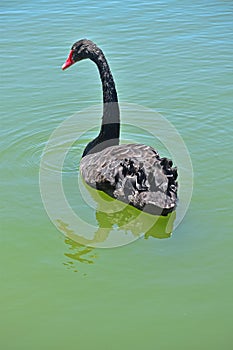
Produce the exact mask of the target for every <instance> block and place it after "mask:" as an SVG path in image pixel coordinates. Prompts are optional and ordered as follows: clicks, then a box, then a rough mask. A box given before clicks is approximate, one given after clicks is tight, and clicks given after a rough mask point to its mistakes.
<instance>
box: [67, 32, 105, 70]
mask: <svg viewBox="0 0 233 350" xmlns="http://www.w3.org/2000/svg"><path fill="white" fill-rule="evenodd" d="M98 50H99V49H98V48H97V46H96V45H95V44H94V43H93V42H92V41H91V40H87V39H82V40H79V41H77V42H76V43H74V44H73V46H72V47H71V50H70V53H69V56H68V58H67V60H66V62H65V63H64V64H63V66H62V70H64V69H66V68H68V67H70V66H72V64H74V63H76V62H78V61H81V60H83V59H85V58H91V57H92V56H93V54H94V53H95V51H98Z"/></svg>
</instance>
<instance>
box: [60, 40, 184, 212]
mask: <svg viewBox="0 0 233 350" xmlns="http://www.w3.org/2000/svg"><path fill="white" fill-rule="evenodd" d="M85 58H89V59H91V60H92V61H94V62H95V63H96V65H97V67H98V70H99V73H100V78H101V81H102V89H103V118H102V125H101V129H100V133H99V135H98V136H97V137H96V138H95V139H94V140H93V141H91V142H90V143H89V144H88V145H87V147H86V148H85V150H84V152H83V156H82V160H81V163H80V171H81V174H82V176H83V178H84V180H85V182H86V183H87V184H89V185H90V186H92V187H95V188H97V189H99V190H102V191H104V192H106V193H108V194H109V195H110V196H112V197H114V198H117V199H119V200H121V201H123V202H126V203H129V204H131V205H133V206H135V207H136V208H138V209H140V210H144V211H146V212H149V213H151V214H156V215H167V214H168V213H169V212H171V211H173V210H174V209H175V208H176V202H177V187H178V184H177V181H176V180H177V169H176V168H175V167H172V161H171V160H169V159H167V158H160V156H159V154H158V153H157V152H156V151H155V150H154V149H153V148H151V147H149V146H145V145H141V144H128V145H125V144H124V145H119V133H120V113H119V106H118V99H117V92H116V88H115V83H114V80H113V77H112V74H111V71H110V68H109V65H108V63H107V61H106V58H105V56H104V54H103V52H102V51H101V50H100V49H99V48H98V47H97V46H96V45H95V44H94V43H93V42H92V41H90V40H85V39H84V40H80V41H78V42H77V43H75V44H74V45H73V46H72V49H71V52H70V55H69V57H68V59H67V61H66V63H65V64H64V65H63V67H62V68H63V69H66V68H67V67H69V66H70V65H72V64H73V63H75V62H77V61H80V60H82V59H85Z"/></svg>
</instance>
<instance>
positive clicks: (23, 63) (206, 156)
mask: <svg viewBox="0 0 233 350" xmlns="http://www.w3.org/2000/svg"><path fill="white" fill-rule="evenodd" d="M232 10H233V6H232V3H231V2H230V1H206V2H205V3H203V2H202V1H194V3H193V4H190V3H189V2H187V1H183V0H182V1H159V2H155V1H154V2H153V1H146V2H139V1H137V0H136V1H134V2H132V1H129V0H126V1H124V2H120V1H102V0H101V1H99V2H97V1H90V2H89V3H88V2H85V1H79V2H75V1H71V0H70V1H67V2H64V1H63V2H62V1H59V0H57V1H46V0H40V1H37V2H34V1H29V0H27V1H26V0H25V1H2V2H1V5H0V13H1V25H2V26H1V38H0V45H1V53H0V60H1V91H0V98H1V104H0V110H1V131H0V135H1V140H0V146H1V148H0V149H1V163H0V171H1V198H2V202H1V227H0V228H1V235H0V240H1V244H0V256H1V289H0V299H1V318H0V346H1V349H4V350H21V349H22V350H27V349H35V350H37V349H46V350H47V349H59V350H60V349H65V348H67V349H79V348H83V349H87V350H89V349H122V350H125V349H127V350H128V349H142V348H143V349H159V350H163V349H164V350H167V349H170V348H172V349H177V350H178V349H179V350H183V349H193V350H194V349H195V350H196V349H203V350H204V349H205V350H206V349H208V350H209V349H211V350H218V349H224V350H228V349H229V350H230V349H232V346H233V336H232V311H233V310H232V295H233V290H232V289H233V288H232V287H233V282H232V263H233V261H232V243H233V238H232V211H231V209H232V208H231V204H232V150H231V146H232V127H233V122H232V110H233V105H232V93H233V84H232V83H233V77H232V56H233V45H232V43H233V38H232ZM83 37H87V38H90V39H92V40H93V41H95V42H97V43H98V44H99V46H101V48H102V49H103V50H104V52H105V53H106V56H107V58H108V60H109V62H110V65H111V69H112V71H113V74H114V77H115V80H116V84H117V89H118V94H119V100H120V101H121V102H122V103H125V104H133V105H140V106H143V108H150V109H152V110H153V111H156V112H154V113H157V112H159V113H160V114H161V115H163V117H164V118H166V120H167V121H168V122H169V123H172V125H174V126H175V128H176V130H177V131H178V133H179V134H180V135H181V137H182V139H183V140H184V142H185V144H186V146H187V149H188V150H189V154H190V156H191V160H192V165H193V175H194V181H193V193H192V199H191V203H190V205H189V206H188V205H187V212H186V214H185V216H184V218H183V219H182V220H181V221H180V223H179V224H178V225H177V226H176V228H175V230H173V234H172V235H171V234H170V231H171V225H170V226H169V227H167V226H166V223H165V222H160V223H159V228H158V227H157V228H155V229H153V230H151V231H149V233H147V234H146V237H141V238H140V239H136V240H134V242H133V243H131V244H128V245H124V246H122V247H118V248H111V249H97V248H92V247H85V246H81V245H79V244H78V243H77V242H74V241H73V240H71V239H70V238H68V237H65V235H64V234H62V232H61V231H59V230H58V229H57V227H56V226H55V225H54V223H53V222H51V221H50V219H49V217H48V215H47V213H46V210H45V208H44V206H43V204H42V198H41V194H40V186H39V171H40V162H41V159H42V152H43V150H44V148H45V146H46V144H47V142H48V140H49V138H50V135H51V133H52V132H53V131H54V130H55V129H56V128H57V127H59V125H61V123H62V122H64V121H66V120H67V118H69V117H71V116H73V115H75V114H77V115H78V116H80V120H79V119H78V120H77V123H79V124H76V127H77V130H78V131H79V132H81V133H82V135H83V136H82V138H81V139H79V141H78V142H76V143H74V144H73V146H72V149H71V150H70V152H69V154H67V157H66V161H65V163H64V169H63V180H62V181H63V184H64V191H65V193H66V195H67V197H68V198H69V203H70V205H71V206H72V207H73V209H74V211H75V212H76V213H79V215H80V216H81V217H82V218H83V219H84V220H86V221H89V222H90V223H92V224H95V225H96V226H97V228H98V225H103V226H104V225H105V224H106V222H108V216H105V215H103V214H101V212H98V211H97V210H96V208H95V207H94V208H93V207H90V205H89V204H88V203H89V202H88V203H83V202H82V200H81V198H80V200H79V196H78V194H77V188H78V185H77V184H78V175H77V173H78V172H77V170H78V163H79V159H80V156H81V153H82V150H83V147H84V145H85V143H86V142H88V139H89V136H92V135H94V134H95V132H94V131H93V128H95V127H96V125H98V123H99V118H100V115H99V114H98V115H96V119H95V118H92V117H89V118H88V116H87V117H86V115H87V112H86V111H87V110H86V108H91V110H92V115H93V109H92V108H94V106H96V105H98V103H99V102H100V101H101V85H100V82H99V77H98V73H97V71H96V67H95V66H94V65H93V64H92V63H91V62H87V61H86V62H81V63H80V64H79V65H78V64H77V66H74V67H71V68H70V69H69V70H67V71H66V72H62V71H61V65H62V64H63V62H64V60H65V59H66V57H67V54H68V52H69V48H70V46H71V45H72V44H73V42H74V41H76V40H78V39H80V38H83ZM82 111H84V112H82ZM154 113H151V114H150V113H149V114H145V115H143V117H141V118H140V116H138V114H137V113H136V114H135V118H134V116H133V115H132V113H128V114H127V113H126V114H124V108H123V114H122V118H123V126H122V138H123V142H125V141H127V140H134V141H135V142H144V143H147V141H148V142H149V143H150V142H152V143H153V146H154V147H157V148H158V149H159V151H160V153H162V155H167V154H169V153H172V151H173V152H174V153H176V149H174V150H167V148H166V144H165V145H164V143H163V142H160V141H161V140H159V135H160V132H162V130H157V127H156V126H157V124H156V123H155V119H154V115H155V114H154ZM82 114H83V118H82V117H81V116H82ZM156 115H157V114H156ZM84 116H85V118H84ZM129 116H130V120H128V117H129ZM94 119H95V120H94ZM126 119H127V120H126ZM127 123H128V124H129V126H127ZM148 129H149V131H151V132H152V133H153V135H154V133H156V137H157V139H154V138H153V137H152V138H151V135H149V134H148ZM141 130H143V132H141ZM176 157H177V159H178V158H179V157H180V155H176V154H175V159H176ZM181 163H182V162H181ZM49 165H51V164H49ZM180 170H181V178H180V188H181V190H182V189H183V190H182V191H183V192H182V193H184V192H185V191H184V189H185V186H186V184H187V183H188V178H187V174H185V169H183V168H182V164H181V169H180ZM191 177H192V174H191V173H190V178H191ZM188 190H189V189H187V192H188ZM184 197H185V196H184ZM184 197H183V196H181V201H180V203H179V206H178V209H177V215H178V216H177V217H179V215H181V214H180V210H181V209H180V208H182V205H183V198H184ZM90 200H91V199H90ZM55 204H56V205H57V207H58V208H59V203H56V202H55ZM95 205H96V204H94V206H95ZM112 205H113V204H112ZM97 206H98V203H97ZM130 213H131V214H130V215H132V211H131V212H130ZM62 214H63V213H61V218H62ZM124 215H125V214H124ZM127 215H128V212H127ZM177 217H176V220H177ZM61 218H60V219H61ZM58 219H59V218H58ZM98 219H99V220H98ZM114 220H115V221H114V225H117V224H119V223H118V222H117V221H116V220H117V219H116V217H114ZM143 220H145V222H147V221H146V219H145V218H143ZM175 222H177V221H175ZM140 223H141V222H140V220H139V222H138V225H140ZM143 223H144V221H143ZM66 224H67V223H66V222H62V220H61V221H59V222H57V226H58V227H59V225H60V229H61V227H62V228H63V231H65V230H66V231H67V230H68V232H69V227H68V226H66ZM64 228H65V230H64ZM73 230H74V229H73ZM76 230H77V231H78V230H79V228H78V227H77V228H76ZM128 231H130V230H128ZM131 231H134V227H131ZM87 234H88V232H87ZM128 234H130V232H128ZM137 234H139V236H141V229H140V230H138V231H137ZM162 237H163V239H160V238H162Z"/></svg>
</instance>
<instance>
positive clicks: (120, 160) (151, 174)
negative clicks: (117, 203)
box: [80, 144, 177, 215]
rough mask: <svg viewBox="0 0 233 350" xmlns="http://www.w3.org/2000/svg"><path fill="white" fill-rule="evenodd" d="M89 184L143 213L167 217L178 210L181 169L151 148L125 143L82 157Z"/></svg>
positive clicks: (82, 167)
mask: <svg viewBox="0 0 233 350" xmlns="http://www.w3.org/2000/svg"><path fill="white" fill-rule="evenodd" d="M80 171H81V174H82V177H83V178H84V180H85V182H86V183H87V184H89V185H90V186H92V187H94V188H97V189H99V190H103V191H104V192H106V193H108V194H109V195H110V196H112V197H114V198H117V199H119V200H121V201H124V202H126V203H129V204H131V205H133V206H135V207H136V208H138V209H140V210H145V211H146V212H149V213H152V214H157V215H161V214H162V215H167V214H168V213H169V212H171V211H173V210H174V209H175V207H176V201H177V182H176V179H177V170H176V168H173V167H172V161H171V160H169V159H167V158H160V157H159V154H158V153H157V152H156V151H155V150H154V149H153V148H152V147H150V146H146V145H141V144H127V145H126V144H123V145H117V146H112V147H108V148H106V149H104V150H103V151H101V152H97V153H92V154H90V155H86V156H85V157H83V158H82V160H81V163H80Z"/></svg>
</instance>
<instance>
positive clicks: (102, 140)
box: [83, 47, 120, 157]
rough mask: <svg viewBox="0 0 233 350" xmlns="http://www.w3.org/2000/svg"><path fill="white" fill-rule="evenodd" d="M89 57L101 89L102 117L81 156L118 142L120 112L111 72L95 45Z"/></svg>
mask: <svg viewBox="0 0 233 350" xmlns="http://www.w3.org/2000/svg"><path fill="white" fill-rule="evenodd" d="M90 59H91V60H92V61H93V62H95V63H96V65H97V67H98V70H99V74H100V79H101V82H102V90H103V117H102V124H101V129H100V133H99V135H98V136H97V137H96V138H95V139H94V140H93V141H91V142H90V143H89V144H88V145H87V147H86V148H85V150H84V152H83V157H84V156H86V155H87V154H90V153H96V152H100V151H102V150H103V149H105V148H106V147H110V146H114V145H118V144H119V135H120V112H119V105H118V98H117V92H116V88H115V83H114V80H113V76H112V73H111V71H110V68H109V65H108V63H107V60H106V58H105V56H104V54H103V52H102V51H101V50H100V49H99V48H97V47H96V50H95V51H94V52H93V53H92V54H91V56H90Z"/></svg>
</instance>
